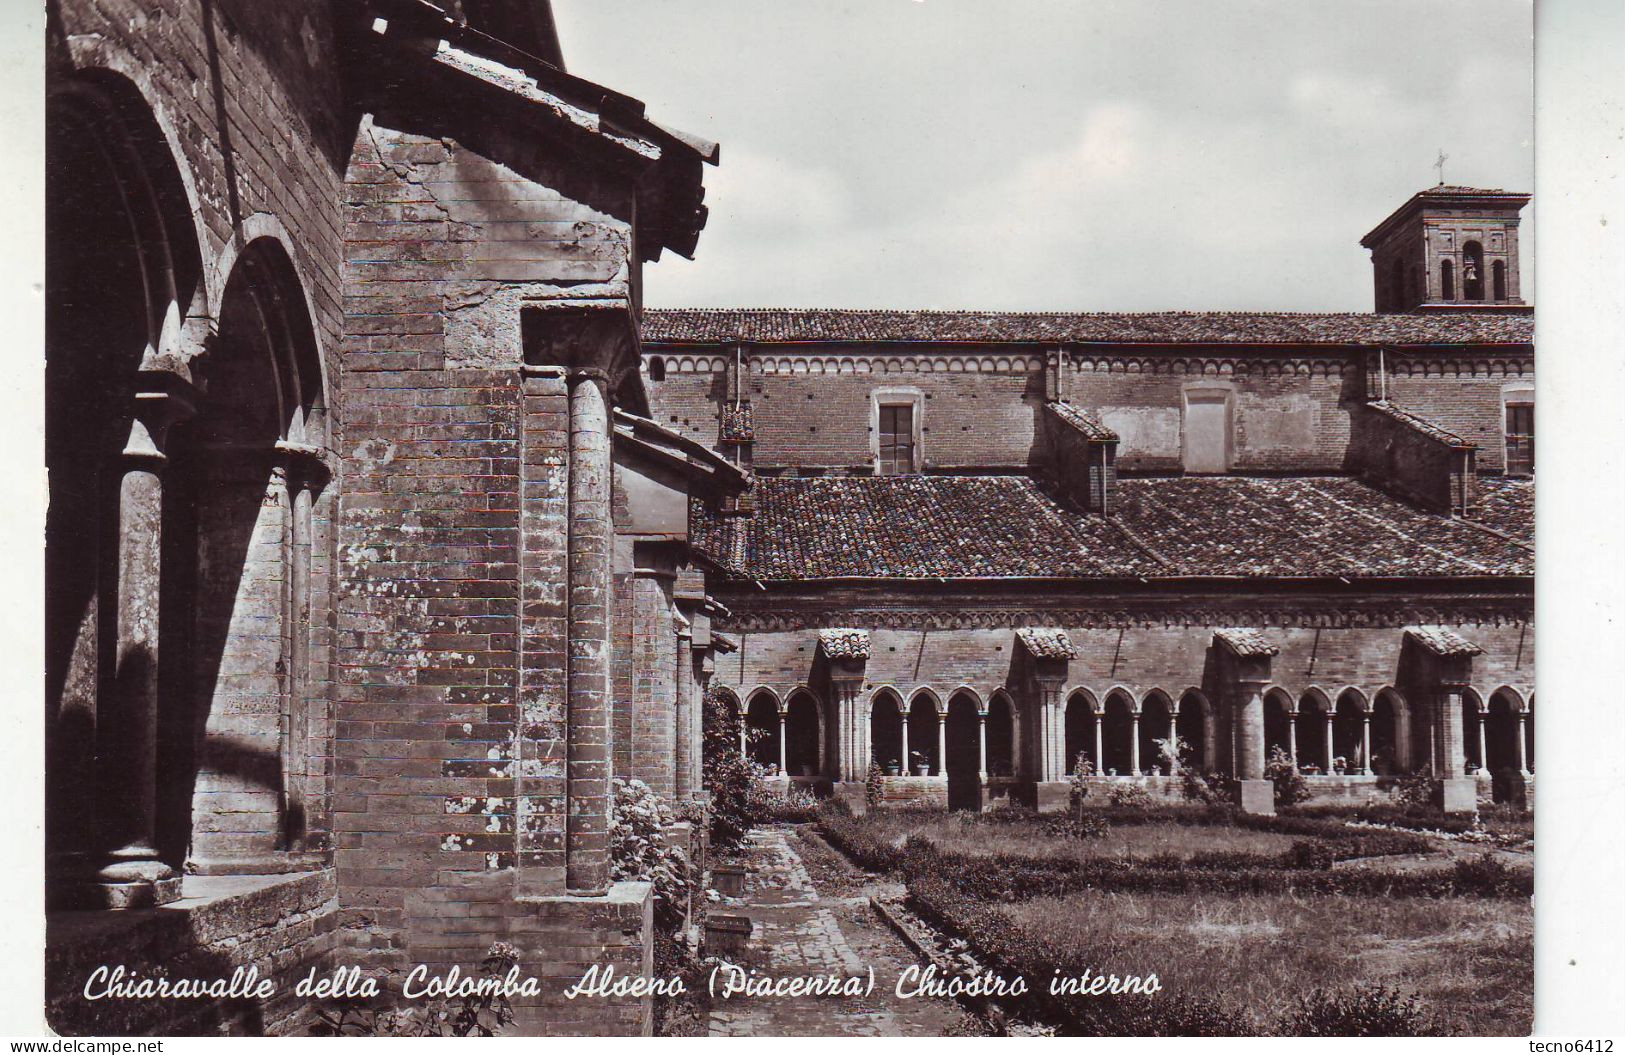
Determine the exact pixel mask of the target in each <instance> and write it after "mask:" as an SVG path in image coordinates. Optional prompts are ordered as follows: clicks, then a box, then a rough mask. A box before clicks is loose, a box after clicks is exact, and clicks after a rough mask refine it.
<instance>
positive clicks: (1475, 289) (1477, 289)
mask: <svg viewBox="0 0 1625 1055" xmlns="http://www.w3.org/2000/svg"><path fill="white" fill-rule="evenodd" d="M1461 290H1462V293H1464V294H1465V295H1466V298H1467V299H1468V300H1483V299H1484V247H1483V246H1482V245H1480V244H1479V243H1478V242H1468V243H1467V244H1466V245H1464V246H1462V247H1461Z"/></svg>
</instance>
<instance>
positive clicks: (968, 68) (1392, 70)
mask: <svg viewBox="0 0 1625 1055" xmlns="http://www.w3.org/2000/svg"><path fill="white" fill-rule="evenodd" d="M554 9H555V14H556V17H557V20H558V25H559V36H560V41H561V44H562V47H563V51H564V58H565V63H566V65H567V67H568V69H569V70H570V72H572V73H574V74H576V75H578V76H582V77H586V78H588V79H590V80H594V81H597V82H599V83H601V84H604V85H606V86H608V87H612V88H614V89H615V90H617V91H620V92H623V93H625V94H628V95H632V96H634V97H636V98H639V99H642V100H644V102H645V103H647V105H648V113H649V115H650V116H651V117H653V118H654V119H656V120H658V121H661V122H662V123H664V124H667V125H670V126H674V127H677V128H681V129H683V130H684V131H687V132H691V133H693V134H695V135H699V136H702V137H704V138H707V139H711V140H715V141H718V142H720V143H721V144H722V157H721V162H722V163H721V165H720V167H718V168H714V169H707V172H706V203H707V205H708V206H709V208H710V219H709V220H708V222H707V224H706V228H705V231H704V232H703V233H702V234H701V236H700V242H699V247H698V249H697V250H696V253H695V259H694V260H693V261H688V260H684V259H683V258H681V257H678V256H675V255H673V254H670V253H667V254H665V255H664V256H663V257H662V259H661V261H660V262H659V263H656V264H654V265H651V266H649V267H647V268H646V270H645V284H646V288H645V303H646V304H647V305H648V306H650V307H827V308H836V307H841V308H942V309H971V310H976V309H982V310H1032V311H1158V310H1235V311H1241V310H1282V311H1369V310H1371V307H1372V287H1371V264H1370V255H1369V254H1368V253H1367V251H1366V250H1364V249H1362V248H1361V247H1360V244H1359V240H1360V238H1361V236H1362V235H1364V234H1365V233H1366V232H1367V231H1369V230H1370V229H1371V228H1373V227H1375V226H1376V225H1377V224H1378V223H1379V222H1380V221H1381V220H1382V219H1383V218H1384V217H1386V216H1387V215H1388V214H1389V213H1390V212H1392V211H1393V210H1394V209H1395V208H1396V207H1397V206H1399V205H1400V204H1401V203H1402V202H1404V201H1405V199H1407V198H1408V197H1410V195H1412V194H1413V193H1415V192H1416V191H1418V190H1421V189H1423V188H1425V187H1428V186H1431V185H1433V184H1435V183H1436V182H1438V173H1437V171H1436V170H1435V168H1434V167H1433V163H1434V161H1435V159H1436V157H1437V155H1438V153H1439V152H1440V150H1441V149H1442V150H1443V151H1444V153H1445V154H1446V155H1448V160H1447V161H1446V162H1445V166H1444V177H1445V180H1446V182H1448V183H1453V184H1467V185H1470V186H1479V187H1501V188H1505V189H1508V190H1523V191H1529V190H1532V189H1533V187H1532V186H1531V184H1532V181H1533V167H1534V151H1533V138H1534V132H1533V116H1532V113H1533V109H1534V103H1533V89H1532V60H1533V45H1532V30H1531V24H1532V11H1531V7H1530V4H1529V2H1528V0H1470V2H1469V0H999V2H994V0H794V2H789V0H776V2H767V0H754V2H747V0H554ZM1533 216H1534V206H1533V205H1531V206H1529V207H1528V208H1526V209H1525V211H1524V218H1525V224H1524V226H1523V228H1522V230H1521V239H1522V250H1523V289H1524V297H1525V299H1526V300H1530V301H1532V300H1533V299H1534V297H1533V290H1534V282H1533V279H1534V268H1533V266H1532V259H1531V258H1532V255H1533V254H1532V249H1533V244H1534V240H1533V231H1532V228H1533V223H1532V221H1533Z"/></svg>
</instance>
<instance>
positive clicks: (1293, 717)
mask: <svg viewBox="0 0 1625 1055" xmlns="http://www.w3.org/2000/svg"><path fill="white" fill-rule="evenodd" d="M1286 745H1287V757H1288V758H1290V759H1292V768H1293V769H1297V768H1298V712H1297V711H1288V712H1286Z"/></svg>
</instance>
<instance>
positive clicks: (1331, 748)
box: [1325, 707, 1337, 776]
mask: <svg viewBox="0 0 1625 1055" xmlns="http://www.w3.org/2000/svg"><path fill="white" fill-rule="evenodd" d="M1332 718H1333V716H1332V710H1331V708H1330V707H1328V708H1327V709H1326V770H1325V771H1326V774H1327V775H1328V776H1330V775H1331V773H1332V771H1333V767H1332V759H1334V758H1336V757H1337V745H1336V741H1335V740H1334V739H1333V737H1332Z"/></svg>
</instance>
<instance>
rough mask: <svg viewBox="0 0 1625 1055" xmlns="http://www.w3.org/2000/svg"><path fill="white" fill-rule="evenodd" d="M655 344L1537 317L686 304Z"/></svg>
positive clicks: (1023, 338) (1037, 336)
mask: <svg viewBox="0 0 1625 1055" xmlns="http://www.w3.org/2000/svg"><path fill="white" fill-rule="evenodd" d="M643 340H644V343H646V344H659V343H662V342H686V343H699V344H727V343H731V342H733V341H748V342H752V343H760V344H771V343H775V342H781V343H783V342H801V341H873V342H889V341H917V342H933V341H942V342H979V343H990V344H1030V343H1051V344H1053V343H1060V342H1068V343H1071V342H1077V343H1082V342H1100V343H1125V344H1134V343H1142V344H1251V345H1270V344H1286V345H1301V344H1331V345H1371V346H1375V345H1418V344H1528V343H1530V342H1532V341H1533V340H1534V319H1533V317H1531V316H1529V315H1522V314H1508V313H1501V312H1437V313H1433V312H1429V313H1425V314H1415V315H1405V314H1383V315H1376V314H1367V313H1357V312H1342V313H1335V314H1333V313H1322V314H1311V313H1299V312H1258V311H1254V312H1247V311H1166V312H1144V313H1135V312H1021V311H854V310H811V309H807V310H803V309H784V308H752V309H716V308H703V309H702V308H677V309H667V310H659V311H656V310H648V311H645V312H644V313H643Z"/></svg>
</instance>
